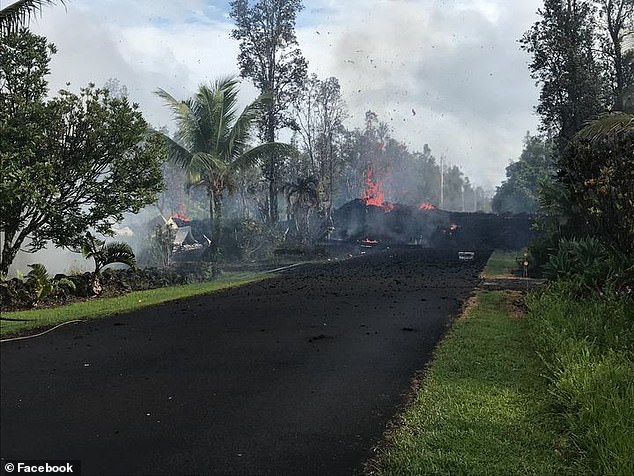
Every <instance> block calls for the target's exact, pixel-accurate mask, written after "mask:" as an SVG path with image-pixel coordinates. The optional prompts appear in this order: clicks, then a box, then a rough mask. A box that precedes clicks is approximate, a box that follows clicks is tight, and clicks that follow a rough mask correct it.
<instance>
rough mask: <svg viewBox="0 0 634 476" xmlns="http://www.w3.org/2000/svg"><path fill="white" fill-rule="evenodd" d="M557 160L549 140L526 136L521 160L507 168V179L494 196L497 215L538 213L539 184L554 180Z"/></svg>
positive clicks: (494, 208) (493, 205) (493, 206)
mask: <svg viewBox="0 0 634 476" xmlns="http://www.w3.org/2000/svg"><path fill="white" fill-rule="evenodd" d="M554 173H555V161H554V160H553V156H552V150H551V147H550V144H549V143H548V141H545V140H543V139H542V138H541V137H539V136H531V135H530V134H528V133H527V134H526V137H525V138H524V150H523V151H522V155H520V158H519V160H518V161H516V162H513V163H512V164H510V165H509V166H508V167H507V168H506V180H505V181H504V182H503V183H502V185H500V186H499V187H498V189H497V191H496V193H495V195H494V197H493V200H492V203H491V206H492V208H493V211H494V212H495V213H504V212H511V213H522V212H525V213H535V212H536V211H537V209H538V207H539V197H538V192H539V184H540V183H541V182H542V181H543V180H546V179H549V178H550V179H552V177H553V176H554Z"/></svg>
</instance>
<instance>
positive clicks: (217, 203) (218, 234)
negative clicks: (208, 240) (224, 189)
mask: <svg viewBox="0 0 634 476" xmlns="http://www.w3.org/2000/svg"><path fill="white" fill-rule="evenodd" d="M214 208H215V211H216V216H215V217H214V218H215V220H214V224H213V227H214V233H213V235H214V236H213V241H214V242H215V243H216V246H217V247H219V246H220V241H221V240H222V194H221V193H220V192H216V193H215V194H214Z"/></svg>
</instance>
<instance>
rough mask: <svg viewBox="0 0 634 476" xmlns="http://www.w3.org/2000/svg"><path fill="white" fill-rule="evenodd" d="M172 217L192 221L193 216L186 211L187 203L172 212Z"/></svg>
mask: <svg viewBox="0 0 634 476" xmlns="http://www.w3.org/2000/svg"><path fill="white" fill-rule="evenodd" d="M172 218H177V219H178V220H181V221H192V218H191V217H190V216H189V215H187V213H186V212H185V205H180V206H179V207H178V211H177V212H174V213H173V214H172Z"/></svg>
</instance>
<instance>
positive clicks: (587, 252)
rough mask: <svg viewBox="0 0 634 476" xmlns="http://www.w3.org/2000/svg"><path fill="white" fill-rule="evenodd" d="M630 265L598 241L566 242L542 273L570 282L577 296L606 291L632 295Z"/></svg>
mask: <svg viewBox="0 0 634 476" xmlns="http://www.w3.org/2000/svg"><path fill="white" fill-rule="evenodd" d="M631 261H632V259H631V258H630V259H627V258H617V257H615V256H613V255H612V254H610V252H609V251H608V249H607V247H605V246H604V245H603V244H602V243H601V242H600V241H599V240H597V239H596V238H591V237H590V238H582V239H580V240H576V239H574V238H573V239H566V238H563V239H561V240H559V242H558V244H557V248H556V249H555V250H554V251H553V252H552V253H551V254H550V255H549V257H548V261H547V262H546V264H544V266H543V273H544V276H545V277H546V278H548V279H549V280H551V281H556V280H567V281H569V284H570V286H571V288H570V289H571V290H572V291H574V293H573V294H576V295H583V294H588V292H596V293H599V294H602V293H604V292H606V291H609V292H610V293H615V292H616V293H621V294H629V292H630V286H631V282H630V281H629V276H630V274H631V267H632V263H631Z"/></svg>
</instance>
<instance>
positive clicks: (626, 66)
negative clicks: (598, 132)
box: [595, 0, 634, 111]
mask: <svg viewBox="0 0 634 476" xmlns="http://www.w3.org/2000/svg"><path fill="white" fill-rule="evenodd" d="M595 3H596V4H597V6H598V9H599V22H598V24H599V26H600V28H601V30H600V32H599V36H600V39H601V49H602V53H603V64H604V74H606V75H607V78H606V82H607V84H608V93H609V95H610V101H611V103H612V104H611V106H612V109H614V110H616V111H625V108H626V105H627V106H630V105H629V104H627V103H626V93H627V92H628V90H629V89H631V88H632V87H633V86H634V54H633V53H634V52H633V51H632V49H633V48H630V49H629V51H628V49H627V48H626V46H625V41H626V39H627V37H628V36H629V37H631V38H632V39H634V0H595ZM632 106H634V105H632Z"/></svg>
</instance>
